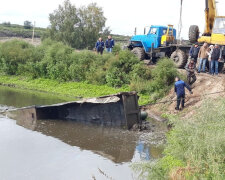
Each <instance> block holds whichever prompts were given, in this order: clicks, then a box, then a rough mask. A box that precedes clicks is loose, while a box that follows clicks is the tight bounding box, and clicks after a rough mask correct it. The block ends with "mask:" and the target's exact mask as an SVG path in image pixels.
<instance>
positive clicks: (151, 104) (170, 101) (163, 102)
mask: <svg viewBox="0 0 225 180" xmlns="http://www.w3.org/2000/svg"><path fill="white" fill-rule="evenodd" d="M221 93H225V91H217V92H212V93H207V94H203V95H201V96H200V95H199V96H191V97H186V98H181V99H188V100H189V99H190V98H201V97H202V96H209V95H213V94H221ZM181 99H176V100H173V99H171V100H167V101H161V102H156V103H149V104H146V105H143V106H141V107H146V106H153V105H156V104H166V103H172V102H174V101H177V100H181Z"/></svg>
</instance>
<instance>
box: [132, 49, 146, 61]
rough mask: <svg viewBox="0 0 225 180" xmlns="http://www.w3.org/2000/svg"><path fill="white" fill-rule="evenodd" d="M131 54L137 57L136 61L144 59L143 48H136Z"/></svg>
mask: <svg viewBox="0 0 225 180" xmlns="http://www.w3.org/2000/svg"><path fill="white" fill-rule="evenodd" d="M131 52H132V53H134V55H136V56H137V57H138V59H140V60H144V59H145V51H144V49H143V48H141V47H136V48H134V49H133V50H132V51H131Z"/></svg>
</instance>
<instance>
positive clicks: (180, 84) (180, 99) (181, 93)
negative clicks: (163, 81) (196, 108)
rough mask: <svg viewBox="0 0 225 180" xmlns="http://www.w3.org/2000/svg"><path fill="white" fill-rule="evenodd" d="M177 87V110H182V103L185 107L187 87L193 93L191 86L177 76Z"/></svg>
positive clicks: (175, 89)
mask: <svg viewBox="0 0 225 180" xmlns="http://www.w3.org/2000/svg"><path fill="white" fill-rule="evenodd" d="M175 81H176V82H175V88H174V91H175V92H176V94H177V106H176V108H175V109H176V110H180V103H181V108H182V109H183V108H184V100H185V88H187V89H188V90H189V91H190V93H191V94H192V91H191V88H190V87H189V86H188V85H187V84H186V83H185V82H184V81H182V80H180V78H179V77H176V79H175Z"/></svg>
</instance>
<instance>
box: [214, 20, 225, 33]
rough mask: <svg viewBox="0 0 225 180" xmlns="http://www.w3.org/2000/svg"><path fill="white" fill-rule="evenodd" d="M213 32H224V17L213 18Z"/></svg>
mask: <svg viewBox="0 0 225 180" xmlns="http://www.w3.org/2000/svg"><path fill="white" fill-rule="evenodd" d="M213 33H214V34H225V17H217V18H216V19H215V23H214V27H213Z"/></svg>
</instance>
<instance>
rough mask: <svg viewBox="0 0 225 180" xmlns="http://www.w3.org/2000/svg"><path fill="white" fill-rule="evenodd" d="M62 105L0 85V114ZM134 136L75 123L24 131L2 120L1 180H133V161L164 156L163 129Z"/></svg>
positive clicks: (53, 123) (42, 125) (157, 127)
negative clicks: (10, 110) (34, 106)
mask: <svg viewBox="0 0 225 180" xmlns="http://www.w3.org/2000/svg"><path fill="white" fill-rule="evenodd" d="M59 102H63V100H62V99H59V98H58V97H56V96H51V95H49V94H44V93H34V92H31V91H24V90H17V89H13V88H9V87H2V86H0V111H3V110H5V109H10V108H14V107H24V106H30V105H46V104H53V103H59ZM152 123H153V124H154V128H153V130H152V131H151V132H148V133H143V132H141V133H140V132H131V131H124V130H119V129H112V128H105V127H98V126H93V125H87V124H86V125H84V124H79V123H75V122H71V121H59V120H40V121H38V122H37V125H36V127H34V128H33V129H32V130H31V129H25V128H23V127H21V126H18V125H17V124H16V121H14V120H11V119H8V118H6V117H4V116H3V115H1V116H0V180H89V179H90V180H95V179H96V180H105V179H106V180H108V179H110V180H111V179H113V180H129V179H136V178H137V174H135V173H134V172H133V170H132V168H131V167H130V165H131V164H132V163H134V162H141V161H151V160H154V159H157V158H159V157H161V156H162V150H163V148H162V147H161V146H159V145H158V144H159V143H162V142H163V141H164V133H165V130H166V128H165V126H162V125H159V124H157V123H156V122H152Z"/></svg>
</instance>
